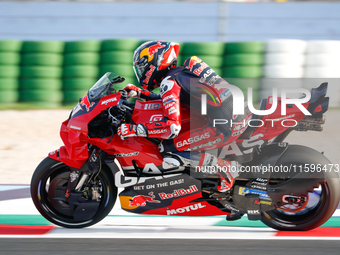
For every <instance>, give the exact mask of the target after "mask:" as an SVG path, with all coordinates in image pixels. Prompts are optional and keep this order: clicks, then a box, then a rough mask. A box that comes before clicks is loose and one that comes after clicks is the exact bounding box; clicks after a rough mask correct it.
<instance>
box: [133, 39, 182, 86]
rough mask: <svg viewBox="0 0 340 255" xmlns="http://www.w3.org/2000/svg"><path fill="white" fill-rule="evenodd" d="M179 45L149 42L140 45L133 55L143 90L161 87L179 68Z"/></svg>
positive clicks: (134, 68)
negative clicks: (174, 69) (168, 76)
mask: <svg viewBox="0 0 340 255" xmlns="http://www.w3.org/2000/svg"><path fill="white" fill-rule="evenodd" d="M178 52H179V44H178V43H174V42H167V41H149V42H145V43H143V44H142V45H140V46H139V47H138V48H137V49H136V50H135V52H134V55H133V70H134V71H135V74H136V76H137V79H138V82H139V84H140V86H141V87H143V89H147V90H149V91H152V90H153V89H155V88H157V87H159V85H160V82H161V81H162V79H163V78H164V77H165V75H166V74H167V73H168V72H169V71H170V70H171V69H173V68H175V67H176V66H177V58H178Z"/></svg>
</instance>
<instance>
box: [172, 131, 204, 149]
mask: <svg viewBox="0 0 340 255" xmlns="http://www.w3.org/2000/svg"><path fill="white" fill-rule="evenodd" d="M208 138H210V133H209V132H207V133H205V134H202V135H197V136H194V137H190V138H188V139H187V140H184V141H179V142H178V143H176V146H177V147H183V146H186V145H190V144H192V143H195V142H199V141H201V140H204V139H208Z"/></svg>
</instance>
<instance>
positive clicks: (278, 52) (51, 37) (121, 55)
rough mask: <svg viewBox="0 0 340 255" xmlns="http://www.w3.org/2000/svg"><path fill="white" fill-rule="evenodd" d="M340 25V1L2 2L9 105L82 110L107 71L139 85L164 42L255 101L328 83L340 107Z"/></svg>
mask: <svg viewBox="0 0 340 255" xmlns="http://www.w3.org/2000/svg"><path fill="white" fill-rule="evenodd" d="M235 2H242V3H235ZM247 2H257V3H247ZM274 2H284V3H274ZM150 10H152V12H150ZM339 21H340V3H339V2H338V1H327V2H326V1H322V2H320V1H319V2H317V1H283V0H277V1H268V0H266V1H255V0H254V1H251V0H247V1H246V0H244V1H241V0H240V1H236V0H234V1H232V0H230V1H227V0H224V1H174V2H168V1H166V2H164V1H147V2H142V1H138V2H135V1H126V2H122V1H107V0H106V1H99V0H98V1H95V0H93V1H81V0H79V1H0V104H1V105H10V104H12V103H16V102H24V103H29V104H35V105H39V106H43V107H49V108H51V107H52V108H53V107H60V106H61V105H75V104H76V103H77V102H78V100H79V98H81V97H82V96H83V95H84V94H85V93H86V92H87V90H88V89H89V88H90V87H91V86H92V85H93V84H94V83H95V81H96V80H97V79H98V78H99V77H101V76H102V75H103V74H104V73H106V72H116V73H117V74H119V75H121V76H124V77H125V78H126V80H125V82H124V83H123V84H121V86H120V88H123V87H124V86H125V85H126V84H128V83H132V84H137V80H136V77H135V75H134V72H133V69H132V56H133V51H134V50H135V49H136V48H137V47H138V46H139V45H140V44H141V43H143V42H145V41H147V40H157V39H164V40H171V41H176V42H179V43H180V45H181V48H180V55H179V64H180V65H182V64H183V63H184V61H185V60H186V59H187V58H189V57H191V56H193V55H197V56H198V57H200V58H201V59H202V60H203V61H205V62H206V63H208V64H209V65H210V66H211V67H212V68H213V69H214V70H215V71H216V72H217V73H218V74H219V75H221V76H222V77H223V78H225V79H226V80H227V81H228V82H230V83H231V84H234V85H236V86H238V87H240V88H241V90H242V91H243V93H244V94H245V96H247V89H248V88H252V90H253V101H254V102H257V103H258V102H259V101H260V99H261V98H264V97H267V96H270V95H271V94H272V89H273V88H275V87H276V88H279V89H280V88H307V89H311V88H313V87H317V86H319V85H320V84H321V83H322V82H327V81H328V82H329V95H330V96H331V99H330V106H334V107H337V106H340V72H339V68H340V27H339V26H338V24H339ZM278 38H279V39H278ZM156 92H157V91H156ZM279 95H280V94H279ZM289 96H292V97H293V96H294V97H300V96H302V94H301V93H291V94H289Z"/></svg>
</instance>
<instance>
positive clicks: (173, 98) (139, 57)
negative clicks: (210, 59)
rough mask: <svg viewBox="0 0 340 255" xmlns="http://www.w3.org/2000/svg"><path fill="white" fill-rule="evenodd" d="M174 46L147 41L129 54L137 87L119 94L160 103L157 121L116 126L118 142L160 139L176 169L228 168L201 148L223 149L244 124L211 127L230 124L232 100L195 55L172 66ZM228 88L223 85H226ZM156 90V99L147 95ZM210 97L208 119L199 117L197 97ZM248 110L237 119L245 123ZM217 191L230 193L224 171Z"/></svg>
mask: <svg viewBox="0 0 340 255" xmlns="http://www.w3.org/2000/svg"><path fill="white" fill-rule="evenodd" d="M178 52H179V44H177V43H174V42H167V41H149V42H146V43H143V44H142V45H140V46H139V47H138V48H137V49H136V50H135V52H134V57H133V69H134V71H135V74H136V77H137V79H138V81H139V84H140V86H141V87H142V88H143V89H141V88H138V87H137V86H135V85H132V84H129V85H127V86H126V87H125V88H124V90H126V91H127V92H129V97H139V98H142V99H146V100H159V99H161V100H162V104H163V119H162V120H160V121H154V122H150V123H139V124H137V125H134V124H122V125H121V126H120V127H119V128H118V135H119V136H120V137H121V138H122V139H126V138H128V137H134V136H141V137H150V138H158V139H161V140H162V142H161V143H160V146H159V148H160V152H161V153H162V155H163V157H164V161H166V162H168V163H170V164H173V165H176V166H180V165H181V166H183V165H184V166H187V165H190V166H218V167H223V166H224V167H225V166H227V167H228V168H229V167H230V164H231V162H230V161H227V160H222V159H219V158H217V157H215V156H213V155H212V154H209V153H205V152H203V153H201V152H200V151H205V150H207V149H211V148H216V147H218V146H222V145H226V144H229V143H231V142H232V141H234V140H236V139H237V138H238V137H239V136H240V135H241V134H242V132H243V131H244V130H245V129H246V127H247V125H244V126H243V127H241V128H240V127H238V128H235V126H234V127H233V126H228V125H225V126H224V127H213V126H212V125H211V119H212V118H218V119H222V118H223V119H227V120H231V119H233V118H236V117H237V116H236V117H235V116H232V96H231V93H230V91H229V90H228V89H226V88H224V89H223V88H217V86H216V85H218V84H221V83H226V81H225V80H223V79H222V78H221V77H220V76H219V75H217V74H216V73H215V72H214V70H213V69H211V68H210V67H209V66H208V65H207V64H206V63H205V62H203V61H202V60H201V59H200V58H198V57H196V56H192V57H191V58H189V59H187V60H186V61H185V62H184V64H183V66H182V67H176V66H177V62H178ZM226 84H228V83H226ZM158 87H160V95H158V94H156V93H153V92H152V91H153V90H154V89H155V88H158ZM202 93H205V94H208V95H209V96H210V101H208V102H207V103H208V105H207V106H208V110H210V109H212V114H209V117H204V116H202V115H201V113H200V112H199V111H198V110H197V109H198V108H199V106H200V103H201V94H202ZM184 111H186V112H187V113H189V114H190V117H191V119H192V121H190V122H191V123H189V124H187V123H182V122H181V115H182V114H184ZM250 116H251V114H250V113H249V112H248V113H247V114H245V115H244V116H239V117H238V121H241V120H245V119H247V118H248V119H249V118H250ZM221 183H223V185H220V186H219V187H220V188H219V191H226V190H228V189H230V187H231V186H232V184H233V177H232V176H231V174H230V173H229V171H227V172H226V173H225V175H224V178H222V180H221Z"/></svg>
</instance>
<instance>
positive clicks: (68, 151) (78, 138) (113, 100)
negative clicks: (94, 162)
mask: <svg viewBox="0 0 340 255" xmlns="http://www.w3.org/2000/svg"><path fill="white" fill-rule="evenodd" d="M112 81H113V82H112ZM122 81H124V78H121V77H119V76H118V75H116V74H113V73H106V74H105V75H104V76H103V77H102V78H100V79H99V80H98V81H97V82H96V84H95V85H93V87H92V88H91V89H90V90H89V91H88V92H87V93H86V94H85V95H84V97H83V98H82V99H81V100H80V101H79V103H78V104H77V106H76V107H75V108H74V109H73V110H72V112H71V115H70V117H69V119H68V120H67V121H65V122H63V124H62V127H61V130H60V136H61V139H62V140H63V143H64V145H65V146H64V147H62V148H60V151H59V156H60V157H61V158H62V159H63V160H62V161H63V162H64V163H66V164H68V165H69V166H72V167H76V168H79V167H80V166H81V165H82V164H83V163H84V162H85V161H86V160H87V159H88V157H89V152H88V144H89V143H90V138H89V136H88V125H89V122H90V121H91V120H93V119H94V118H95V117H96V116H98V115H99V114H100V113H101V112H102V111H105V110H106V109H108V108H110V107H112V106H115V105H117V103H118V102H119V100H120V98H121V94H120V92H117V89H116V88H115V84H117V83H120V82H122Z"/></svg>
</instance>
